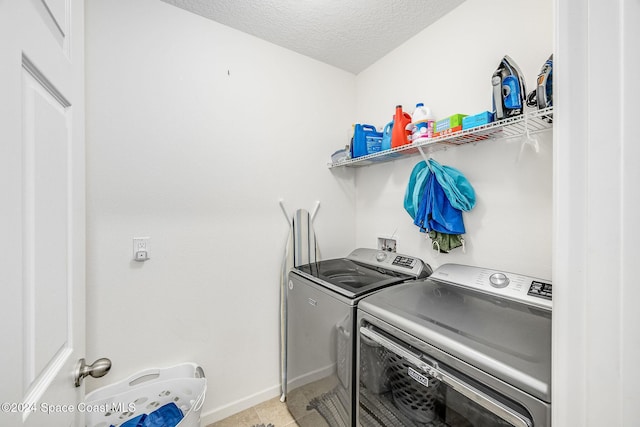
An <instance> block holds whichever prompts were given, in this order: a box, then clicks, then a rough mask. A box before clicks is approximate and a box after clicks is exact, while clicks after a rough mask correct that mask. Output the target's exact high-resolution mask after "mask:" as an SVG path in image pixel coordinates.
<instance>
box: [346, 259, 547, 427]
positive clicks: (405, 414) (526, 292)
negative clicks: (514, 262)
mask: <svg viewBox="0 0 640 427" xmlns="http://www.w3.org/2000/svg"><path fill="white" fill-rule="evenodd" d="M551 296H552V285H551V282H550V281H548V280H542V279H537V278H533V277H528V276H524V275H520V274H514V273H506V272H503V271H496V270H491V269H486V268H478V267H470V266H464V265H458V264H445V265H443V266H441V267H439V268H438V269H436V271H434V272H433V274H432V275H431V276H430V277H429V278H428V279H426V280H420V281H418V282H416V283H413V284H412V285H411V286H406V285H399V286H396V287H394V288H392V289H386V290H383V291H381V292H379V293H377V294H374V295H371V296H369V297H367V298H364V299H363V300H362V301H361V302H360V304H359V305H358V328H359V345H358V350H359V351H358V357H357V359H358V360H357V362H358V366H359V369H358V375H357V381H358V384H359V387H358V393H357V396H358V404H357V405H356V406H357V411H356V412H357V418H358V419H359V421H360V424H361V425H362V426H363V427H380V426H389V427H391V426H394V427H395V426H403V425H404V426H414V425H415V426H424V425H427V426H465V427H472V426H473V427H477V426H517V427H548V426H550V425H551V307H552V304H551Z"/></svg>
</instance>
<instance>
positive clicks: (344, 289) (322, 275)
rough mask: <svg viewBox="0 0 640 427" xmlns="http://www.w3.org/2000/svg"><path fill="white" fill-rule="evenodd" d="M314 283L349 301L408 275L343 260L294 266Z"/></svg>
mask: <svg viewBox="0 0 640 427" xmlns="http://www.w3.org/2000/svg"><path fill="white" fill-rule="evenodd" d="M296 270H298V271H301V272H303V273H306V274H307V275H308V276H312V277H313V278H314V279H319V280H315V281H316V282H317V283H319V284H320V285H323V286H325V287H327V288H329V289H331V290H334V291H336V292H339V293H340V294H342V295H344V296H346V297H349V298H358V297H360V296H362V295H365V294H367V293H370V292H372V291H374V290H377V289H381V288H384V287H386V286H389V285H393V284H395V283H399V282H403V281H405V280H408V279H411V278H412V276H410V275H408V274H404V273H400V272H397V271H393V270H388V269H384V268H382V267H375V266H372V265H368V264H364V263H361V262H357V261H353V260H351V259H347V258H338V259H329V260H325V261H318V262H314V263H311V264H306V265H301V266H298V267H296Z"/></svg>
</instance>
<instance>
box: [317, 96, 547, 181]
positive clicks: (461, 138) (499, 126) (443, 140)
mask: <svg viewBox="0 0 640 427" xmlns="http://www.w3.org/2000/svg"><path fill="white" fill-rule="evenodd" d="M552 118H553V107H549V108H545V109H543V110H536V111H531V112H528V113H525V114H522V115H520V116H517V117H510V118H508V119H504V120H500V121H498V122H493V123H489V124H486V125H482V126H478V127H475V128H471V129H466V130H461V131H458V132H455V133H452V134H450V135H442V136H438V137H435V138H424V139H419V140H417V141H414V142H412V143H411V144H406V145H402V146H400V147H396V148H392V149H390V150H385V151H380V152H378V153H373V154H368V155H366V156H361V157H356V158H355V159H347V160H343V161H340V162H337V163H329V164H328V166H329V168H330V169H331V168H337V167H342V166H346V167H362V166H369V165H372V164H375V163H383V162H389V161H392V160H395V159H399V158H402V157H407V156H410V155H413V154H419V153H420V151H419V149H418V148H420V149H421V150H422V151H423V152H424V153H433V152H435V151H439V150H444V149H446V148H447V147H451V146H457V145H464V144H469V143H477V142H481V141H487V140H489V139H506V138H516V137H520V136H525V135H534V134H536V133H540V132H544V131H547V130H550V129H552V127H553V123H552V122H553V119H552Z"/></svg>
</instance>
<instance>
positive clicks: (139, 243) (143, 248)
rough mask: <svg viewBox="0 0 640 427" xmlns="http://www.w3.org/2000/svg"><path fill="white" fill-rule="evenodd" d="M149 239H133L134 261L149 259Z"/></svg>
mask: <svg viewBox="0 0 640 427" xmlns="http://www.w3.org/2000/svg"><path fill="white" fill-rule="evenodd" d="M150 249H151V248H150V246H149V237H134V238H133V259H134V260H135V261H146V260H148V259H149V258H151V255H150V253H151V252H150Z"/></svg>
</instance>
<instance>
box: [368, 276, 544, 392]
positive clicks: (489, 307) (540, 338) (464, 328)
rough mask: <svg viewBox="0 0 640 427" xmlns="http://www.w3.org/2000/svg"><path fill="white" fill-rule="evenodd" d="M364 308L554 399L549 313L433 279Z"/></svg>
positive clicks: (376, 297) (371, 300)
mask: <svg viewBox="0 0 640 427" xmlns="http://www.w3.org/2000/svg"><path fill="white" fill-rule="evenodd" d="M434 275H435V273H434ZM358 308H359V309H360V310H363V311H365V312H367V313H369V314H371V315H373V316H375V317H377V318H379V319H381V320H383V321H385V322H387V323H389V324H391V325H393V326H395V327H397V328H399V329H400V330H402V331H405V332H407V333H408V334H411V335H413V336H415V337H416V338H418V339H420V340H422V341H425V342H427V343H429V344H431V345H433V346H435V347H438V348H440V349H441V350H443V351H445V352H447V353H449V354H452V355H453V356H455V357H457V358H459V359H460V360H463V361H464V362H466V363H469V364H471V365H473V366H475V367H477V368H479V369H481V370H483V371H485V372H487V373H489V374H491V375H493V376H495V377H497V378H499V379H501V380H503V381H504V382H506V383H509V384H511V385H513V386H514V387H517V388H518V389H521V390H523V391H525V392H527V393H530V394H531V395H533V396H535V397H537V398H539V399H541V400H543V401H545V402H550V401H551V311H549V310H545V309H541V308H538V307H535V306H531V305H527V304H524V303H521V302H516V301H512V300H509V299H505V298H502V297H500V296H495V295H489V294H486V293H482V292H478V291H475V290H471V289H466V288H461V287H458V286H454V285H451V284H447V283H442V282H437V281H434V280H431V279H426V280H423V281H418V282H411V283H406V284H402V285H399V286H394V287H392V288H389V289H385V290H383V291H381V292H378V293H376V294H373V295H370V296H368V297H366V298H364V299H362V300H361V301H360V303H359V305H358Z"/></svg>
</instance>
